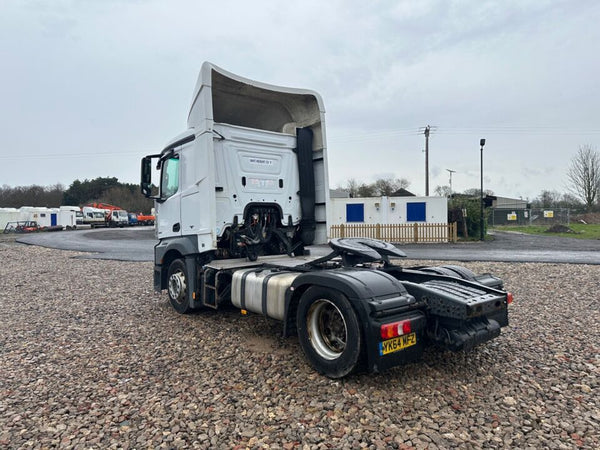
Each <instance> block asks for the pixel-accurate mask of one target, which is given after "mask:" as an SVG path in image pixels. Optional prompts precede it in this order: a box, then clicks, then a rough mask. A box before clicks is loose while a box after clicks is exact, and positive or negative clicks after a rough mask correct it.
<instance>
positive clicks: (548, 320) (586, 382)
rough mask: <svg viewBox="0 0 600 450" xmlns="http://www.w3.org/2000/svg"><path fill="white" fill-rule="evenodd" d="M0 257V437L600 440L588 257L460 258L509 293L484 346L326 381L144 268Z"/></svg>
mask: <svg viewBox="0 0 600 450" xmlns="http://www.w3.org/2000/svg"><path fill="white" fill-rule="evenodd" d="M0 257H1V258H2V261H3V264H2V265H1V266H0V448H36V449H43V448H52V447H62V448H76V449H79V448H81V449H90V448H91V449H100V448H102V449H104V448H123V449H127V448H132V449H133V448H156V449H163V448H169V449H171V448H199V449H208V448H210V449H213V448H216V449H220V448H223V449H231V448H233V449H246V448H260V449H286V450H292V449H307V450H311V449H356V448H369V449H375V448H377V449H379V448H386V449H388V448H389V449H415V448H416V449H436V448H439V449H445V448H453V447H462V448H565V449H572V448H586V449H594V448H600V395H598V390H599V389H600V382H599V379H600V312H599V309H600V300H599V298H598V280H599V279H600V266H592V265H579V264H535V263H518V264H511V263H460V264H461V265H464V266H466V267H468V268H470V269H471V270H474V271H475V272H479V273H485V272H490V273H493V274H495V275H498V276H500V277H501V278H503V279H504V280H505V285H506V287H507V289H509V290H510V291H511V292H513V294H514V296H515V302H514V303H513V305H511V307H510V320H511V325H510V327H508V328H506V329H503V331H502V335H501V336H500V337H499V338H498V339H495V340H494V341H492V342H489V343H487V344H485V345H482V346H480V347H478V348H476V349H475V350H474V351H472V352H470V353H457V354H455V353H451V352H446V351H441V350H439V349H436V348H431V349H428V350H426V352H425V355H424V357H423V359H422V360H421V361H419V362H416V363H413V364H409V365H406V366H403V367H397V368H394V369H391V370H388V371H386V372H384V373H382V374H356V375H353V376H350V377H347V378H345V379H342V380H330V379H328V378H325V377H322V376H320V375H318V374H317V373H316V372H314V371H313V370H312V369H311V368H310V367H309V366H308V364H307V363H306V361H305V359H304V356H303V354H302V352H301V350H300V346H299V344H298V341H297V339H295V338H287V339H283V338H281V337H280V335H281V329H282V327H281V324H280V323H278V322H274V321H271V320H267V319H265V318H263V317H260V316H257V315H248V316H243V315H241V314H240V313H239V311H236V310H235V309H233V308H232V309H227V310H223V311H201V312H197V313H194V314H190V315H185V316H182V315H179V314H177V313H176V312H175V311H174V310H173V309H172V308H171V307H170V305H169V302H168V299H167V296H166V294H165V293H162V294H156V293H154V292H153V283H152V263H148V262H122V261H109V260H92V259H83V258H81V254H80V253H77V252H68V251H61V250H52V249H46V248H40V247H31V246H22V245H18V244H2V245H0ZM450 263H452V262H450ZM402 264H403V265H423V264H435V265H438V264H444V262H424V261H418V262H417V261H403V262H402Z"/></svg>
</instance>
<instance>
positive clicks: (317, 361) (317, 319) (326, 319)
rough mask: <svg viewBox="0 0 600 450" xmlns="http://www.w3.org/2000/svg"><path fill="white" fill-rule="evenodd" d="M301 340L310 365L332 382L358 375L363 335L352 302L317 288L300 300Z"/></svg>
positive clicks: (299, 334)
mask: <svg viewBox="0 0 600 450" xmlns="http://www.w3.org/2000/svg"><path fill="white" fill-rule="evenodd" d="M296 326H297V329H298V340H299V342H300V346H301V347H302V350H303V351H304V354H305V355H306V358H307V359H308V361H309V363H310V365H311V366H312V367H313V368H314V369H315V370H316V371H317V372H319V373H321V374H323V375H325V376H327V377H329V378H341V377H344V376H346V375H348V374H350V373H352V372H353V371H355V370H356V369H357V368H358V367H359V365H360V364H361V362H362V361H361V360H362V353H363V351H362V347H363V342H362V332H361V328H360V324H359V323H358V318H357V316H356V312H355V311H354V309H353V308H352V305H351V304H350V302H349V301H348V299H347V298H346V297H345V296H344V295H343V294H341V293H340V292H338V291H335V290H333V289H329V288H324V287H319V286H313V287H310V288H308V289H307V290H306V292H305V293H304V294H303V295H302V297H300V302H299V304H298V311H297V315H296Z"/></svg>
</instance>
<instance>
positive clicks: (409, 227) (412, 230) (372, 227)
mask: <svg viewBox="0 0 600 450" xmlns="http://www.w3.org/2000/svg"><path fill="white" fill-rule="evenodd" d="M329 236H330V237H331V238H345V237H366V238H372V239H379V240H381V241H386V242H392V243H401V242H456V241H457V240H458V237H457V231H456V222H453V223H414V224H413V223H411V224H379V223H378V224H362V223H361V224H341V225H332V226H331V227H330V228H329Z"/></svg>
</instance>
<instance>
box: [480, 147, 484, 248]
mask: <svg viewBox="0 0 600 450" xmlns="http://www.w3.org/2000/svg"><path fill="white" fill-rule="evenodd" d="M479 145H480V146H481V160H480V161H481V198H480V203H481V210H480V214H481V215H480V216H479V240H481V241H483V240H484V239H485V236H484V235H483V146H484V145H485V139H480V140H479Z"/></svg>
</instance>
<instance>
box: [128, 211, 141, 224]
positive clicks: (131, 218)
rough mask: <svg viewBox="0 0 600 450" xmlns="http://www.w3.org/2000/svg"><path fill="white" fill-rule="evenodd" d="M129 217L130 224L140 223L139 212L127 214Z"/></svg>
mask: <svg viewBox="0 0 600 450" xmlns="http://www.w3.org/2000/svg"><path fill="white" fill-rule="evenodd" d="M127 217H128V219H129V226H131V227H133V226H136V225H138V224H139V222H138V218H137V214H135V213H129V214H127Z"/></svg>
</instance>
